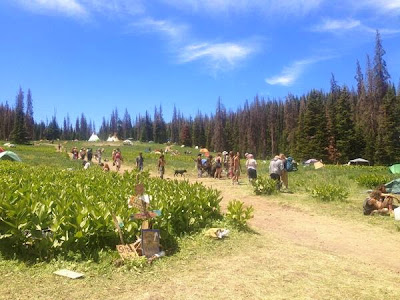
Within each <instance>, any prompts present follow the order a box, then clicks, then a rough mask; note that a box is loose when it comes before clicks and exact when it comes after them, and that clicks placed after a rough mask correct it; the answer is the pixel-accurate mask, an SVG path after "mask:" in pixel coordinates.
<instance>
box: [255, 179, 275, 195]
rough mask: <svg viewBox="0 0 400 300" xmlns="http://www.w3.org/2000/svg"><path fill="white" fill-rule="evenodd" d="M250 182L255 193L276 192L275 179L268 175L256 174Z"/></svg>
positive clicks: (266, 193) (269, 193) (267, 193)
mask: <svg viewBox="0 0 400 300" xmlns="http://www.w3.org/2000/svg"><path fill="white" fill-rule="evenodd" d="M251 184H252V186H253V190H254V193H256V195H271V194H273V193H275V192H276V181H275V180H273V179H271V178H270V177H268V176H258V177H257V179H256V180H253V181H252V182H251Z"/></svg>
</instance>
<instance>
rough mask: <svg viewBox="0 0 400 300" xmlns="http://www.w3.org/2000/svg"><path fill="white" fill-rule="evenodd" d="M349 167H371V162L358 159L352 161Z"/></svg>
mask: <svg viewBox="0 0 400 300" xmlns="http://www.w3.org/2000/svg"><path fill="white" fill-rule="evenodd" d="M347 164H348V165H349V166H351V165H356V166H369V161H368V160H366V159H364V158H356V159H352V160H350V161H349V162H348V163H347Z"/></svg>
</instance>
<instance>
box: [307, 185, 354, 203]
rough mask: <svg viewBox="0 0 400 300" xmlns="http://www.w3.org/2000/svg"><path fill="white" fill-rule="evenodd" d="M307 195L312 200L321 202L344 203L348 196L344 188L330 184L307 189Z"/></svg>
mask: <svg viewBox="0 0 400 300" xmlns="http://www.w3.org/2000/svg"><path fill="white" fill-rule="evenodd" d="M309 193H310V194H311V196H312V197H313V198H316V199H318V200H320V201H323V202H334V201H345V200H346V199H347V197H348V196H349V191H348V190H347V189H346V188H344V187H342V186H338V185H334V184H330V183H328V184H323V185H316V186H314V187H313V188H311V189H309Z"/></svg>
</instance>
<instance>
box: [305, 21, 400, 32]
mask: <svg viewBox="0 0 400 300" xmlns="http://www.w3.org/2000/svg"><path fill="white" fill-rule="evenodd" d="M376 29H378V30H379V32H380V33H381V34H384V35H390V34H396V33H399V32H400V30H399V29H389V28H372V27H370V26H367V25H364V24H363V23H362V22H361V21H360V20H354V19H329V18H327V19H325V20H323V22H322V23H321V24H318V25H316V26H314V27H313V28H312V29H311V30H312V31H315V32H330V33H343V32H347V31H354V30H358V31H363V32H367V33H372V34H375V33H376Z"/></svg>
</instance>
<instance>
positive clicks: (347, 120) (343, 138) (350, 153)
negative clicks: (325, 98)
mask: <svg viewBox="0 0 400 300" xmlns="http://www.w3.org/2000/svg"><path fill="white" fill-rule="evenodd" d="M335 137H336V147H337V152H338V154H339V155H338V157H336V159H335V160H333V161H334V162H340V163H345V162H347V161H349V160H350V159H353V158H355V157H354V156H355V155H356V153H357V152H356V151H357V149H354V143H355V142H356V131H355V128H354V123H353V120H352V114H351V109H350V93H349V91H348V88H347V87H346V86H345V87H344V88H343V89H342V91H341V93H340V97H339V99H338V101H337V106H336V116H335Z"/></svg>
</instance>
